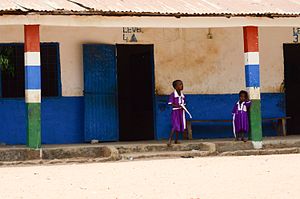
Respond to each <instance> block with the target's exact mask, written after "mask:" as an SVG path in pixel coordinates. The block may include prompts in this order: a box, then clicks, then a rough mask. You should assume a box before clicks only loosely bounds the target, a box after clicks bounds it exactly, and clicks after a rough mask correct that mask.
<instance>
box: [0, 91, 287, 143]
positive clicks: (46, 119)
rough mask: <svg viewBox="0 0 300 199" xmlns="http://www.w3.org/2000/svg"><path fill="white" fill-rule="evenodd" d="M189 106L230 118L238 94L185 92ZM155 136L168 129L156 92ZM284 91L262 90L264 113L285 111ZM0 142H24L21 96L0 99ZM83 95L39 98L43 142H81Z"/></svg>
mask: <svg viewBox="0 0 300 199" xmlns="http://www.w3.org/2000/svg"><path fill="white" fill-rule="evenodd" d="M186 98H187V101H188V108H189V109H190V111H191V113H192V114H193V117H194V118H195V119H230V118H231V109H232V107H233V105H234V103H235V102H236V101H237V99H238V96H237V95H230V94H226V95H186ZM155 100H156V110H155V111H156V138H157V139H165V138H167V137H168V135H169V131H170V128H171V127H170V125H171V124H170V112H171V109H170V107H169V106H168V105H167V100H168V96H156V99H155ZM284 104H285V102H284V95H283V94H279V93H264V94H262V114H263V117H279V116H284V115H285V108H284ZM0 117H1V119H0V143H6V144H25V143H26V122H25V121H26V120H25V118H26V117H25V102H24V99H0ZM83 121H84V103H83V97H60V98H46V99H43V100H42V143H43V144H67V143H69V144H70V143H83V142H84V137H83V136H84V130H83ZM231 128H232V127H231V124H224V123H220V124H201V125H194V126H193V136H194V138H222V137H232V129H231ZM263 131H264V135H265V136H271V135H276V131H275V130H274V129H273V127H272V124H271V123H264V124H263Z"/></svg>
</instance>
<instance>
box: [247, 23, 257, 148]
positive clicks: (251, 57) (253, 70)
mask: <svg viewBox="0 0 300 199" xmlns="http://www.w3.org/2000/svg"><path fill="white" fill-rule="evenodd" d="M243 32H244V53H245V76H246V87H247V90H248V92H249V96H250V99H251V101H252V105H251V108H250V138H251V140H252V143H253V146H254V147H255V148H262V118H261V103H260V70H259V45H258V27H254V26H247V27H243Z"/></svg>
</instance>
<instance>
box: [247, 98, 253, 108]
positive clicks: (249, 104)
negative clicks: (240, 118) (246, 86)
mask: <svg viewBox="0 0 300 199" xmlns="http://www.w3.org/2000/svg"><path fill="white" fill-rule="evenodd" d="M251 103H252V102H251V100H247V101H246V102H245V105H246V107H247V108H250V106H251Z"/></svg>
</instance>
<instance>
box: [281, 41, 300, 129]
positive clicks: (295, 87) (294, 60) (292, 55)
mask: <svg viewBox="0 0 300 199" xmlns="http://www.w3.org/2000/svg"><path fill="white" fill-rule="evenodd" d="M283 54H284V84H285V98H286V114H287V116H290V117H291V119H290V120H288V121H287V132H288V134H290V135H291V134H298V135H299V134H300V125H299V124H300V104H299V99H300V78H299V76H300V58H299V56H300V44H284V45H283Z"/></svg>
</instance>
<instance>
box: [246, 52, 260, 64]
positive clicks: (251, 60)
mask: <svg viewBox="0 0 300 199" xmlns="http://www.w3.org/2000/svg"><path fill="white" fill-rule="evenodd" d="M244 57H245V65H259V52H247V53H245V55H244Z"/></svg>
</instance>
